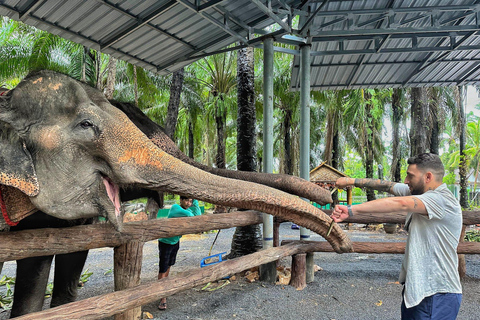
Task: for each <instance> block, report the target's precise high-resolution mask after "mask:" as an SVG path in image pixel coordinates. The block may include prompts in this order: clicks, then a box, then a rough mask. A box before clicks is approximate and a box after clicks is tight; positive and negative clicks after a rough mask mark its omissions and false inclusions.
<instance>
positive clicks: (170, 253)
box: [158, 241, 180, 273]
mask: <svg viewBox="0 0 480 320" xmlns="http://www.w3.org/2000/svg"><path fill="white" fill-rule="evenodd" d="M179 248H180V241H179V242H177V243H176V244H174V245H171V244H166V243H163V242H161V241H158V258H159V263H158V268H159V270H158V272H159V273H165V272H167V270H168V268H170V266H173V265H174V264H175V262H176V259H177V253H178V249H179Z"/></svg>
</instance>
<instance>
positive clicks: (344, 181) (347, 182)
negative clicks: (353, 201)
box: [335, 177, 355, 189]
mask: <svg viewBox="0 0 480 320" xmlns="http://www.w3.org/2000/svg"><path fill="white" fill-rule="evenodd" d="M354 183H355V179H353V178H347V177H341V178H338V179H337V182H335V187H337V188H338V189H343V188H345V187H348V186H351V185H353V184H354Z"/></svg>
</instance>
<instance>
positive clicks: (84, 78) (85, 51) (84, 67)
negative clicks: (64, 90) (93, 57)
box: [80, 46, 90, 82]
mask: <svg viewBox="0 0 480 320" xmlns="http://www.w3.org/2000/svg"><path fill="white" fill-rule="evenodd" d="M89 50H90V49H89V48H87V47H85V46H84V47H83V63H82V78H81V79H80V80H81V81H82V82H87V56H88V52H89Z"/></svg>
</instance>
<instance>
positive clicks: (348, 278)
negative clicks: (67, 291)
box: [0, 223, 480, 320]
mask: <svg viewBox="0 0 480 320" xmlns="http://www.w3.org/2000/svg"><path fill="white" fill-rule="evenodd" d="M233 232H234V229H228V230H222V231H221V232H220V234H219V237H218V240H217V242H216V243H215V246H214V247H213V250H212V254H215V253H220V252H224V251H229V249H230V242H231V239H232V234H233ZM346 232H347V233H348V234H349V236H350V237H351V239H352V240H353V241H404V240H405V238H406V236H405V234H394V235H391V234H385V233H384V232H383V230H380V231H365V230H364V229H362V228H357V229H356V230H351V231H346ZM215 235H216V234H215V233H210V234H203V235H193V236H185V237H183V238H182V240H181V246H180V251H179V254H178V257H177V264H176V265H175V266H174V267H173V268H172V270H171V276H175V274H176V273H178V272H180V271H186V270H191V269H193V268H198V267H199V263H200V260H201V259H202V258H203V257H206V256H208V252H209V249H210V246H211V245H212V243H213V239H214V238H215ZM280 235H281V238H282V240H283V239H297V238H298V237H299V232H298V230H291V229H290V223H284V224H282V226H281V230H280ZM311 240H321V238H320V237H319V236H318V235H312V237H311ZM143 254H144V260H143V266H142V283H148V282H151V281H154V280H155V279H156V278H157V272H158V249H157V242H156V241H150V242H148V243H146V244H145V246H144V253H143ZM402 257H403V256H402V255H396V254H357V253H353V254H343V255H338V254H334V253H316V254H315V264H317V265H318V266H320V267H321V268H322V270H320V271H318V272H316V274H315V280H314V282H313V283H310V284H308V285H307V287H306V288H305V289H304V290H302V291H297V290H295V289H294V288H292V287H290V286H285V285H274V284H268V283H262V282H253V283H248V282H246V281H245V279H244V278H243V277H237V279H236V280H234V281H231V282H230V283H229V284H228V285H226V286H224V287H223V288H220V289H218V290H215V291H213V292H208V291H202V290H201V289H202V287H197V288H193V289H189V290H186V291H184V292H181V293H177V294H175V295H173V296H171V297H169V298H168V299H167V300H168V310H167V311H159V310H158V309H157V303H158V301H157V302H155V303H151V304H148V305H146V306H144V307H143V311H144V312H149V313H150V314H152V315H153V317H154V318H155V319H198V320H200V319H202V320H207V319H209V320H210V319H212V320H213V319H246V320H250V319H252V320H253V319H285V320H289V319H292V320H298V319H328V320H330V319H336V320H343V319H345V320H350V319H358V320H362V319H365V320H367V319H368V320H370V319H382V320H388V319H399V318H400V302H401V297H400V294H401V286H400V285H399V284H397V283H396V281H397V277H398V273H399V270H400V265H401V261H402ZM289 260H290V259H284V260H282V264H284V265H285V266H288V267H289V266H290V261H289ZM112 262H113V249H111V248H102V249H96V250H91V252H90V254H89V257H88V260H87V263H86V265H85V268H88V269H89V271H91V272H93V275H92V276H91V277H90V279H89V281H88V282H87V283H86V284H85V287H84V288H82V289H80V290H79V299H84V298H88V297H92V296H96V295H99V294H104V293H108V292H112V291H113V273H112V272H111V270H112ZM3 274H6V275H9V276H14V275H15V263H14V262H8V263H6V264H5V266H4V268H3V271H2V275H3ZM462 285H463V290H464V296H463V302H462V306H461V309H460V314H459V317H458V319H472V320H473V319H478V318H479V316H478V311H479V310H480V309H479V307H480V256H479V255H468V256H467V279H465V280H464V281H463V282H462ZM47 303H48V301H47ZM8 313H9V312H2V313H0V320H2V319H7V318H8ZM110 319H113V317H111V318H110Z"/></svg>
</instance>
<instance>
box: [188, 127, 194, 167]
mask: <svg viewBox="0 0 480 320" xmlns="http://www.w3.org/2000/svg"><path fill="white" fill-rule="evenodd" d="M194 153H195V141H194V137H193V123H192V122H190V123H189V124H188V157H189V158H191V159H195V155H194Z"/></svg>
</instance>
